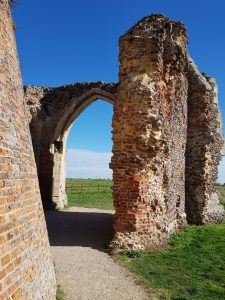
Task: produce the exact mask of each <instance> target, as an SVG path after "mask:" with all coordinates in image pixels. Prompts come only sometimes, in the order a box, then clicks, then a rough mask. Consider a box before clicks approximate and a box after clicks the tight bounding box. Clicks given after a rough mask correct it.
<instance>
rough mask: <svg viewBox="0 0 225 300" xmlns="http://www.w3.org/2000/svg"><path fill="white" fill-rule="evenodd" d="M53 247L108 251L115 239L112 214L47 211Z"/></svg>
mask: <svg viewBox="0 0 225 300" xmlns="http://www.w3.org/2000/svg"><path fill="white" fill-rule="evenodd" d="M45 217H46V222H47V228H48V235H49V240H50V245H51V246H81V247H90V248H93V249H97V250H100V251H106V247H107V246H108V245H109V242H110V240H111V239H112V237H113V220H114V215H113V214H112V213H101V212H92V211H90V212H77V211H70V210H68V211H46V212H45Z"/></svg>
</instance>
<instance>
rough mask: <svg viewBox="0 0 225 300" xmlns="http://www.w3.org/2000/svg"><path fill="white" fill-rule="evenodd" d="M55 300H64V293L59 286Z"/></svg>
mask: <svg viewBox="0 0 225 300" xmlns="http://www.w3.org/2000/svg"><path fill="white" fill-rule="evenodd" d="M56 300H65V293H64V292H63V290H62V288H61V286H60V285H57V292H56Z"/></svg>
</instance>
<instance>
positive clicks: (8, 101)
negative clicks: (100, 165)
mask: <svg viewBox="0 0 225 300" xmlns="http://www.w3.org/2000/svg"><path fill="white" fill-rule="evenodd" d="M0 17H1V18H0V71H1V73H0V76H1V77H0V101H1V102H0V107H1V111H0V129H1V131H0V141H1V144H0V188H1V189H0V197H1V202H0V222H1V234H0V240H1V252H0V255H1V257H0V259H1V264H0V295H1V298H0V299H50V300H51V299H55V277H54V270H53V265H52V261H51V257H50V252H49V243H48V238H47V232H46V225H45V220H44V214H43V209H42V205H41V200H40V194H39V187H38V181H37V172H38V177H39V185H40V191H41V196H42V201H43V204H44V206H45V207H47V208H63V207H64V206H65V205H66V203H67V202H66V201H67V200H66V194H65V155H66V140H67V136H68V133H69V129H70V127H71V125H72V124H73V122H74V121H75V120H76V118H77V117H78V116H79V114H80V113H81V112H82V111H83V110H84V109H85V108H86V107H87V106H88V105H90V104H91V103H92V102H93V101H95V100H96V99H98V98H101V99H103V100H106V101H108V102H110V103H112V104H113V106H114V116H113V123H112V125H113V157H112V161H111V165H110V166H111V168H112V169H113V198H114V206H115V224H114V228H115V235H114V239H113V241H112V243H111V246H112V247H114V248H117V249H150V248H151V249H153V248H157V247H161V246H163V245H164V244H166V243H167V241H168V239H169V237H170V235H171V233H173V232H176V231H178V230H181V229H182V228H183V227H184V226H185V225H186V224H187V223H191V224H197V225H201V224H208V223H217V222H220V221H221V220H222V219H223V216H224V210H223V208H222V206H221V205H220V204H219V202H218V197H217V195H216V192H215V184H216V179H217V166H218V163H219V160H220V158H221V153H222V151H224V150H222V147H223V138H222V129H221V126H222V122H221V119H220V113H219V110H218V101H217V87H216V83H215V80H214V79H213V78H210V77H208V76H206V75H204V74H201V73H200V72H199V71H198V69H197V67H196V66H195V64H194V63H193V61H192V60H191V58H190V57H189V55H188V51H187V34H186V29H185V27H184V25H183V24H182V23H179V22H174V21H171V20H169V19H168V18H166V17H165V16H163V15H151V16H148V17H146V18H144V19H143V20H141V21H140V22H138V23H137V24H136V25H135V26H134V27H133V28H131V29H130V30H129V31H128V32H127V33H126V34H125V35H124V36H122V37H121V38H120V57H119V60H120V72H119V82H118V83H103V82H96V83H93V82H91V83H87V82H84V83H76V84H72V85H68V86H63V87H59V88H49V87H36V86H27V87H25V89H24V91H25V96H24V93H23V89H22V84H21V77H20V70H19V64H18V58H17V52H16V45H15V40H14V32H13V25H12V19H11V15H10V10H9V3H8V1H6V0H0ZM28 122H29V124H30V132H31V135H32V142H33V149H34V153H35V160H36V165H35V160H34V154H33V150H32V144H31V138H30V133H29V126H28Z"/></svg>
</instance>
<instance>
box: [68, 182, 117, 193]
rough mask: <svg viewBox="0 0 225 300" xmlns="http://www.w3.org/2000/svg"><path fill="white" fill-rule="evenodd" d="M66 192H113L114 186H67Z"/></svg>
mask: <svg viewBox="0 0 225 300" xmlns="http://www.w3.org/2000/svg"><path fill="white" fill-rule="evenodd" d="M66 192H68V193H74V192H76V193H82V192H94V193H96V192H99V193H102V192H108V193H109V192H112V185H110V184H101V183H97V184H76V183H75V184H67V185H66Z"/></svg>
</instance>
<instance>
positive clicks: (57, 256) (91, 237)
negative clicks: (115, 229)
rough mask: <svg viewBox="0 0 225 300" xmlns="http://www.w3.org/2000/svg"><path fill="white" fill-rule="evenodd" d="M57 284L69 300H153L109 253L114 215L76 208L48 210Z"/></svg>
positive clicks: (110, 212)
mask: <svg viewBox="0 0 225 300" xmlns="http://www.w3.org/2000/svg"><path fill="white" fill-rule="evenodd" d="M46 219H47V225H48V231H49V238H50V244H51V251H52V255H53V259H54V262H55V266H56V273H57V281H58V284H60V285H61V286H62V288H63V290H64V292H65V294H66V299H67V300H76V299H79V300H145V299H151V298H149V296H147V295H146V294H145V292H144V291H143V289H142V288H141V286H139V285H137V284H136V283H135V281H134V279H133V277H132V275H131V274H130V273H129V272H128V271H127V270H125V269H124V268H122V267H121V266H119V265H118V264H116V263H115V262H114V261H113V259H112V258H111V257H110V256H109V255H108V254H107V253H106V252H105V250H104V249H105V246H106V245H107V244H108V242H109V240H110V239H111V237H112V223H113V212H112V211H103V210H98V209H86V208H77V207H73V208H70V209H69V210H65V211H60V212H56V211H47V212H46Z"/></svg>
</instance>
